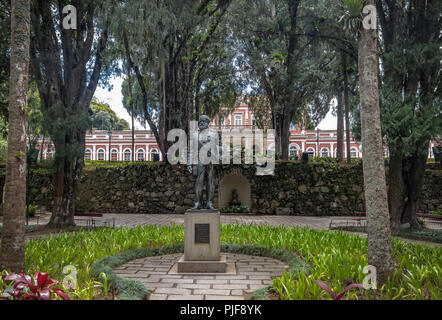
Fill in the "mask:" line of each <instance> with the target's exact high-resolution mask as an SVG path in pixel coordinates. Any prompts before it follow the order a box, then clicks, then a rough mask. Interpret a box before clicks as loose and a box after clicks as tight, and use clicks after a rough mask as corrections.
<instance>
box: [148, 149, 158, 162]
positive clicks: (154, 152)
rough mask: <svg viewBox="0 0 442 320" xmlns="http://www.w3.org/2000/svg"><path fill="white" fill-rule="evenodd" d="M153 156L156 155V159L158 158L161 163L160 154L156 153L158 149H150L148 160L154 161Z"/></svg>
mask: <svg viewBox="0 0 442 320" xmlns="http://www.w3.org/2000/svg"><path fill="white" fill-rule="evenodd" d="M154 154H158V157H159V160H160V161H161V154H160V152H159V151H158V149H156V148H153V149H150V152H149V155H150V156H149V158H150V161H153V160H154V158H153V157H154Z"/></svg>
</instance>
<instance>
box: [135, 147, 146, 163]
mask: <svg viewBox="0 0 442 320" xmlns="http://www.w3.org/2000/svg"><path fill="white" fill-rule="evenodd" d="M140 151H141V152H143V159H142V160H140V157H139V155H140ZM136 155H137V161H146V152H145V151H144V149H143V148H138V149H137V153H136Z"/></svg>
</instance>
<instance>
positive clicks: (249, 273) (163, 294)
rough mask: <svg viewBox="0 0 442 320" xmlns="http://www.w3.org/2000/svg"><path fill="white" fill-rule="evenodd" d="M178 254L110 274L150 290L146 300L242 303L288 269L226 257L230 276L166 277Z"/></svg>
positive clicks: (262, 260)
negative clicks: (231, 265) (232, 267)
mask: <svg viewBox="0 0 442 320" xmlns="http://www.w3.org/2000/svg"><path fill="white" fill-rule="evenodd" d="M181 256H182V254H173V255H166V256H160V257H148V258H144V259H139V260H134V261H131V262H129V263H126V264H124V265H122V266H120V267H119V268H117V269H115V270H114V274H116V275H118V276H120V277H123V278H130V279H136V280H137V281H140V282H142V283H144V285H145V286H146V287H147V288H148V289H149V290H152V291H153V292H152V294H151V295H150V297H149V299H150V300H244V297H245V295H246V294H251V293H252V292H253V291H255V290H258V289H261V288H265V287H268V286H269V285H271V284H272V282H273V281H272V277H280V276H281V275H282V273H283V272H284V270H285V269H287V268H288V266H287V265H286V264H285V263H282V262H281V261H278V260H275V259H271V258H265V257H254V256H248V255H242V254H230V253H227V254H226V256H227V262H228V263H232V262H233V263H235V264H236V274H234V275H213V274H211V275H201V274H199V275H178V274H173V273H172V274H169V273H170V271H171V269H172V267H173V265H174V264H175V263H176V262H178V260H179V258H181Z"/></svg>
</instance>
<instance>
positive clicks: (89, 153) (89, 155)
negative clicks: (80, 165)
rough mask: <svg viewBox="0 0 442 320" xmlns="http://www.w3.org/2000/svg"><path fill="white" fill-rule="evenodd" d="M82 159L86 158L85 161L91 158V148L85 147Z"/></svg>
mask: <svg viewBox="0 0 442 320" xmlns="http://www.w3.org/2000/svg"><path fill="white" fill-rule="evenodd" d="M84 160H86V161H88V160H89V161H90V160H92V150H91V149H86V151H85V152H84Z"/></svg>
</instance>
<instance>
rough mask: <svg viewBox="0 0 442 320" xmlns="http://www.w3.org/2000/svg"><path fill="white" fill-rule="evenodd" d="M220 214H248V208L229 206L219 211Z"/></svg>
mask: <svg viewBox="0 0 442 320" xmlns="http://www.w3.org/2000/svg"><path fill="white" fill-rule="evenodd" d="M220 212H221V213H249V212H250V208H249V206H230V207H224V208H222V209H221V210H220Z"/></svg>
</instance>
